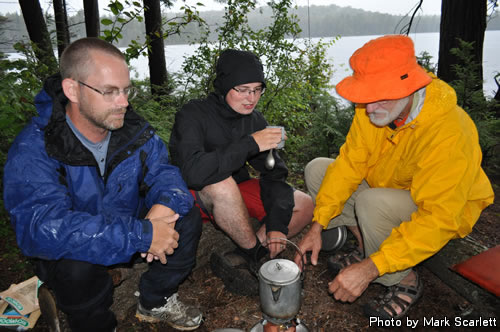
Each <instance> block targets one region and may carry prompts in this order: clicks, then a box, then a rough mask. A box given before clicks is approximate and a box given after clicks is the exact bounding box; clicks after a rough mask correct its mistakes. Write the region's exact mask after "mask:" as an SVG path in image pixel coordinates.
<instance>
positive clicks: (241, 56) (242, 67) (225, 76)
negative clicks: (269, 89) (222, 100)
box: [214, 49, 266, 97]
mask: <svg viewBox="0 0 500 332" xmlns="http://www.w3.org/2000/svg"><path fill="white" fill-rule="evenodd" d="M216 74H217V76H216V77H215V80H214V88H215V89H216V90H217V91H218V92H219V93H220V94H221V95H222V96H224V97H225V96H226V94H227V93H228V92H229V90H231V89H232V88H234V87H235V86H237V85H241V84H245V83H254V82H262V85H263V87H265V86H266V83H265V81H264V67H263V66H262V63H261V62H260V60H259V58H257V56H256V55H255V54H253V53H252V52H248V51H238V50H232V49H227V50H225V51H223V52H222V53H221V55H220V56H219V60H218V61H217V66H216Z"/></svg>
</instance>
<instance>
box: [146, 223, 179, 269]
mask: <svg viewBox="0 0 500 332" xmlns="http://www.w3.org/2000/svg"><path fill="white" fill-rule="evenodd" d="M177 219H179V215H178V214H177V213H176V214H174V215H171V216H164V217H158V218H153V219H150V220H149V221H150V222H151V224H152V225H153V240H152V241H151V246H150V247H149V249H148V254H152V255H154V256H155V257H158V258H159V260H160V262H162V264H166V263H167V257H166V255H171V254H173V253H174V249H175V248H177V247H178V246H179V244H178V243H177V241H178V240H179V233H177V231H176V230H175V229H174V227H175V222H176V221H177ZM148 261H149V260H148Z"/></svg>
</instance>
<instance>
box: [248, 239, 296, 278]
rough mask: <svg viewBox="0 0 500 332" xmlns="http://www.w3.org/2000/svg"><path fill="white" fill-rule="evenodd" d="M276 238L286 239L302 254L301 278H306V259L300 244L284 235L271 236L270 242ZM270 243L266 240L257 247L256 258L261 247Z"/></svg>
mask: <svg viewBox="0 0 500 332" xmlns="http://www.w3.org/2000/svg"><path fill="white" fill-rule="evenodd" d="M275 240H285V241H286V242H288V243H290V244H291V245H292V246H294V247H295V250H296V251H297V252H298V253H299V254H300V258H301V260H302V271H301V275H300V280H304V278H305V273H306V262H305V260H304V253H303V252H302V250H300V248H299V246H298V245H296V244H295V243H293V242H292V241H290V240H288V239H287V238H282V237H273V238H270V239H269V241H270V242H274V241H275ZM268 244H269V243H268V242H267V241H264V243H260V245H259V247H258V248H257V251H256V253H255V260H257V253H258V252H259V249H260V247H261V246H262V247H267V245H268Z"/></svg>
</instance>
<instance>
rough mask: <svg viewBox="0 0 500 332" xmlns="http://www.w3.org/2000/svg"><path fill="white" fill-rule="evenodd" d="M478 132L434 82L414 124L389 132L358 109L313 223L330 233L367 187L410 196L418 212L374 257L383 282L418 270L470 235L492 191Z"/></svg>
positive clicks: (446, 91)
mask: <svg viewBox="0 0 500 332" xmlns="http://www.w3.org/2000/svg"><path fill="white" fill-rule="evenodd" d="M481 158H482V153H481V149H480V146H479V139H478V134H477V130H476V127H475V125H474V123H473V121H472V120H471V118H470V117H469V116H468V114H467V113H466V112H465V111H464V110H463V109H461V108H460V107H459V106H457V97H456V94H455V91H454V90H453V89H452V88H451V87H450V86H449V85H447V84H446V83H445V82H443V81H441V80H439V79H437V78H436V77H435V76H433V81H432V82H431V83H430V84H429V85H428V86H427V88H426V96H425V102H424V105H423V108H422V110H421V111H420V113H419V114H418V116H417V117H416V118H415V119H414V120H413V121H411V122H410V123H408V124H406V125H404V126H401V127H398V128H397V129H396V130H392V129H390V128H389V127H387V126H386V127H383V128H379V127H376V126H375V125H373V124H372V123H371V122H370V119H369V118H368V116H367V115H366V109H365V108H357V109H356V114H355V116H354V120H353V123H352V125H351V128H350V130H349V133H348V135H347V138H346V142H345V144H344V145H343V146H342V147H341V149H340V154H339V156H338V157H337V158H336V160H335V162H333V163H332V164H331V165H329V167H328V169H327V171H326V174H325V177H324V179H323V182H322V184H321V188H320V190H319V193H318V195H317V197H316V208H315V210H314V219H313V220H314V221H317V222H319V223H320V224H321V225H323V227H326V226H327V225H328V223H329V221H330V220H331V219H332V218H333V217H336V216H337V215H339V214H340V213H341V212H342V209H343V207H344V204H345V202H346V201H347V199H349V197H350V196H351V194H352V193H353V192H354V191H355V190H356V189H357V187H358V185H359V184H360V183H361V181H362V180H363V179H365V180H366V181H367V183H368V185H369V186H370V187H371V188H395V189H404V190H409V191H410V193H411V197H412V199H413V201H414V202H415V204H416V205H417V207H418V209H417V211H416V212H414V213H413V214H412V215H411V220H409V221H408V222H403V223H401V225H400V226H399V227H396V228H394V229H393V230H392V233H391V234H390V236H389V237H388V238H387V239H386V240H385V241H384V242H383V243H382V244H381V245H380V248H379V251H377V252H375V253H373V254H372V255H371V256H370V257H371V259H372V260H373V262H374V263H375V265H376V266H377V268H378V270H379V274H380V275H383V274H385V273H391V272H396V271H401V270H404V269H407V268H410V267H413V266H415V265H416V264H418V263H420V262H421V261H423V260H425V259H426V258H428V257H430V256H432V255H433V254H435V253H436V252H438V251H439V250H440V249H441V248H442V247H443V246H444V245H445V244H446V243H447V242H448V241H449V240H451V239H454V238H457V237H464V236H466V235H467V234H469V233H470V232H471V230H472V227H473V226H474V224H475V223H476V221H477V219H478V218H479V215H480V214H481V211H482V210H483V209H484V208H486V207H487V206H488V205H490V204H491V203H492V202H493V190H492V188H491V184H490V182H489V180H488V178H487V177H486V174H485V173H484V171H483V170H482V168H481Z"/></svg>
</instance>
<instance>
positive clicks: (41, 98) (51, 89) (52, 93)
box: [33, 74, 68, 128]
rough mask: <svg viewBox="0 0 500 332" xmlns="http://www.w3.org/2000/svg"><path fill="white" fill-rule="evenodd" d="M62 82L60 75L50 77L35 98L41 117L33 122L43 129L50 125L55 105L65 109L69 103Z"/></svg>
mask: <svg viewBox="0 0 500 332" xmlns="http://www.w3.org/2000/svg"><path fill="white" fill-rule="evenodd" d="M61 82H62V79H61V75H60V74H55V75H52V76H50V77H49V78H47V79H46V80H45V82H44V84H43V89H42V91H40V92H39V93H38V94H37V95H36V97H35V106H36V110H37V112H38V115H39V117H38V118H34V119H33V120H34V121H35V122H37V123H38V124H39V125H40V127H42V128H44V127H45V126H47V124H48V123H49V120H50V118H51V116H52V113H53V112H52V107H53V106H54V105H57V106H58V107H60V108H62V109H64V107H65V106H66V104H67V103H68V98H66V96H65V95H64V92H63V89H62V84H61ZM63 118H64V116H63Z"/></svg>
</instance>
